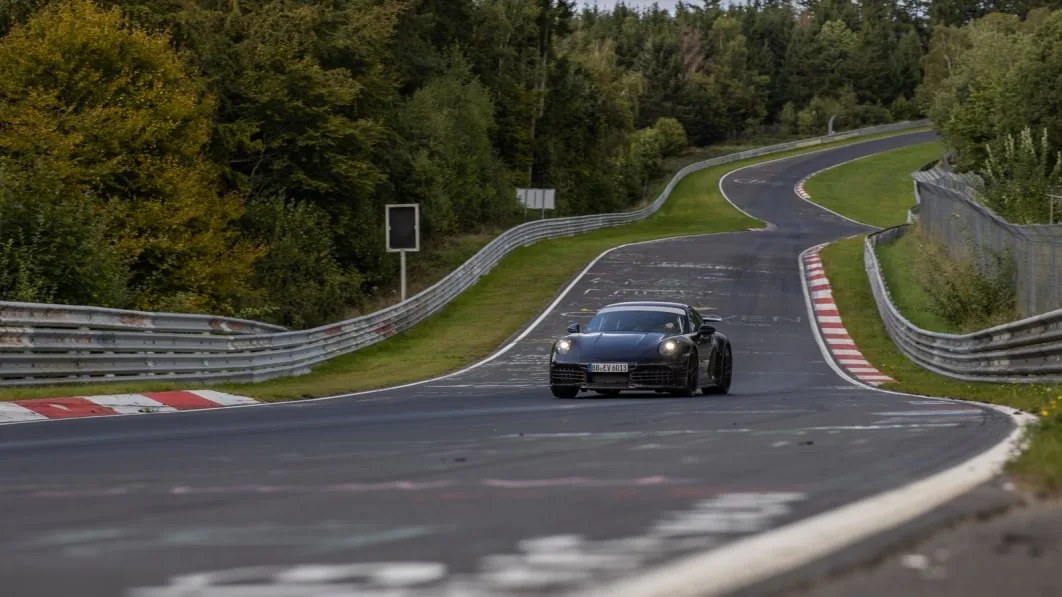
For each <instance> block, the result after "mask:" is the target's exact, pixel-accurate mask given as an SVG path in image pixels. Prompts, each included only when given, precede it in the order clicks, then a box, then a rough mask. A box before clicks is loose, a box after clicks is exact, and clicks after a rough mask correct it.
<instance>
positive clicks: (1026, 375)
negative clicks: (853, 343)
mask: <svg viewBox="0 0 1062 597" xmlns="http://www.w3.org/2000/svg"><path fill="white" fill-rule="evenodd" d="M909 230H910V227H909V225H908V224H902V225H900V226H895V227H892V228H887V229H885V230H882V231H880V232H875V233H873V234H870V235H868V236H867V237H866V239H865V241H864V245H863V259H864V264H865V267H866V271H867V277H868V278H869V279H870V288H871V291H872V292H873V294H874V301H875V302H876V303H877V305H878V312H879V313H880V314H881V319H882V321H883V322H884V324H885V329H886V331H887V332H888V334H889V337H891V338H892V341H893V342H894V343H895V344H896V346H897V347H898V348H899V349H900V351H901V352H903V353H904V354H905V355H907V357H908V358H910V359H911V360H912V361H914V362H915V363H917V364H918V365H920V366H921V367H923V368H925V369H928V370H930V371H933V372H935V373H939V374H941V375H946V376H948V377H952V378H955V379H961V380H965V381H990V382H998V383H1055V382H1059V381H1062V309H1059V310H1055V311H1051V312H1048V313H1043V314H1040V315H1036V316H1033V317H1029V318H1026V319H1022V320H1019V321H1015V322H1011V323H1006V324H1003V325H998V326H995V327H992V328H988V329H985V330H981V331H978V332H973V333H970V334H943V333H940V332H931V331H928V330H924V329H922V328H920V327H918V326H916V325H914V324H913V323H911V322H910V321H909V320H908V319H907V318H905V317H904V316H903V315H902V314H901V313H900V311H899V310H898V309H897V308H896V306H895V305H894V304H893V302H892V298H891V297H890V295H889V289H888V286H887V285H886V283H885V280H884V278H883V277H882V275H881V268H880V264H879V262H878V258H877V254H876V252H875V250H874V249H875V247H877V246H878V245H880V244H882V243H887V242H889V241H892V240H896V239H898V238H900V237H902V236H904V235H905V234H907V232H908V231H909Z"/></svg>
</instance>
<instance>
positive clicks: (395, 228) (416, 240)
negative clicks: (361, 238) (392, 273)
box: [385, 203, 420, 301]
mask: <svg viewBox="0 0 1062 597" xmlns="http://www.w3.org/2000/svg"><path fill="white" fill-rule="evenodd" d="M385 207H386V208H387V215H386V224H387V228H386V232H387V252H388V253H398V254H399V256H400V258H401V264H402V265H401V268H402V301H405V300H406V253H407V252H410V251H413V252H415V251H419V250H420V204H419V203H390V204H388V205H386V206H385Z"/></svg>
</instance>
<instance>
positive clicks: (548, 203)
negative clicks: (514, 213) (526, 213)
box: [516, 189, 557, 209]
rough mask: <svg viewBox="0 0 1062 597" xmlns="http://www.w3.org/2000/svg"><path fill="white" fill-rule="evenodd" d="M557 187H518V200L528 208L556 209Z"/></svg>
mask: <svg viewBox="0 0 1062 597" xmlns="http://www.w3.org/2000/svg"><path fill="white" fill-rule="evenodd" d="M556 193H557V190H556V189H516V200H517V201H519V202H520V205H523V206H524V207H527V208H528V209H556V205H555V197H556Z"/></svg>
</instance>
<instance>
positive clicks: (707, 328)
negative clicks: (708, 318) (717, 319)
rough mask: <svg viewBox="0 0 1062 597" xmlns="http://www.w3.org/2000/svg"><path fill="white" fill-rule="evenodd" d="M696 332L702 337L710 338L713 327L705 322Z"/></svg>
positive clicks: (713, 330) (713, 331)
mask: <svg viewBox="0 0 1062 597" xmlns="http://www.w3.org/2000/svg"><path fill="white" fill-rule="evenodd" d="M697 332H698V333H700V335H702V336H711V335H712V334H714V333H715V326H714V325H712V324H710V323H707V322H705V323H702V324H701V327H700V328H698V329H697Z"/></svg>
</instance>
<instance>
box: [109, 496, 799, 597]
mask: <svg viewBox="0 0 1062 597" xmlns="http://www.w3.org/2000/svg"><path fill="white" fill-rule="evenodd" d="M807 497H808V496H807V495H806V494H805V493H801V492H748V493H727V494H723V495H719V496H715V497H712V498H708V499H703V500H698V501H697V502H695V503H694V504H692V505H691V507H689V508H686V509H683V510H677V511H672V512H666V513H664V514H663V515H662V516H661V517H660V518H658V519H657V520H656V521H655V522H653V523H652V524H651V525H650V526H649V528H647V529H646V530H645V532H644V533H643V534H641V535H637V536H630V537H622V538H617V539H607V540H594V539H588V538H586V537H584V536H582V535H578V534H563V535H546V536H541V537H531V538H527V539H524V540H521V541H519V542H518V543H517V544H516V545H515V550H514V551H513V552H509V553H497V554H489V555H485V556H483V557H481V558H480V559H479V562H478V567H477V569H476V570H475V571H474V572H471V573H454V574H451V573H450V571H449V569H448V568H447V567H446V565H445V564H443V563H441V562H350V563H341V564H328V563H317V564H296V565H288V566H253V567H243V568H235V569H228V570H218V571H212V572H199V573H192V574H184V575H180V576H174V577H171V578H170V579H169V581H168V583H167V584H165V585H162V586H156V587H140V588H134V589H130V590H128V591H127V592H126V597H227V596H230V595H233V594H237V593H238V594H241V595H256V594H260V595H269V596H271V597H319V596H321V595H324V594H329V595H341V594H343V595H359V596H372V595H379V596H383V595H401V596H402V597H428V596H429V595H430V596H433V597H434V596H439V595H462V596H477V597H478V596H486V595H527V594H529V593H531V594H534V593H539V592H542V591H558V590H572V589H577V588H580V587H584V586H587V585H589V584H591V583H595V582H601V581H607V580H609V579H612V578H617V577H621V576H623V575H625V574H628V573H629V572H630V571H631V570H635V569H638V568H640V567H644V566H647V565H652V564H654V563H657V562H659V561H662V560H665V559H668V558H671V557H676V556H678V555H681V554H683V553H688V552H690V551H693V550H702V549H708V548H711V547H714V546H716V545H719V544H721V543H723V542H726V541H728V540H732V539H733V538H735V537H740V536H742V535H747V534H752V533H757V532H761V531H763V530H765V529H767V528H770V527H772V526H774V525H777V524H778V523H779V521H781V520H784V519H786V518H788V517H790V516H791V515H792V504H794V503H797V502H802V501H805V500H806V499H807ZM396 591H401V592H396Z"/></svg>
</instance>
